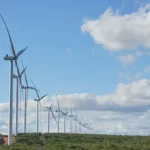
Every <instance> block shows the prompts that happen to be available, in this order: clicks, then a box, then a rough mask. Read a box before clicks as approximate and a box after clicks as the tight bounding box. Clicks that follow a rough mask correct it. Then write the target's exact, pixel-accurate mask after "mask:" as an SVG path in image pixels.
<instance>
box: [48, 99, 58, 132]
mask: <svg viewBox="0 0 150 150" xmlns="http://www.w3.org/2000/svg"><path fill="white" fill-rule="evenodd" d="M53 102H54V99H53V101H52V103H51V105H50V106H47V107H46V108H47V109H48V133H49V132H50V113H51V114H52V116H53V118H54V120H55V122H56V124H58V123H57V120H56V118H55V116H54V113H53V111H52V105H53Z"/></svg>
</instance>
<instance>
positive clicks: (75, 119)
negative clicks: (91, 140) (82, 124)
mask: <svg viewBox="0 0 150 150" xmlns="http://www.w3.org/2000/svg"><path fill="white" fill-rule="evenodd" d="M74 121H75V134H76V133H77V121H78V120H77V115H76V116H75V118H74Z"/></svg>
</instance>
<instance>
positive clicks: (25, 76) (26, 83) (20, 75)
mask: <svg viewBox="0 0 150 150" xmlns="http://www.w3.org/2000/svg"><path fill="white" fill-rule="evenodd" d="M21 64H22V67H23V70H24V69H25V67H24V64H23V61H22V60H21ZM25 70H26V69H25ZM20 76H21V75H20ZM24 77H25V82H26V85H27V87H28V80H27V75H26V71H24Z"/></svg>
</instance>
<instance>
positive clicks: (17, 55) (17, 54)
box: [17, 46, 28, 58]
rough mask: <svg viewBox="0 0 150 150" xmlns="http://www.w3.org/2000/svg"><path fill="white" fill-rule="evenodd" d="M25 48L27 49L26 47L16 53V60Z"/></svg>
mask: <svg viewBox="0 0 150 150" xmlns="http://www.w3.org/2000/svg"><path fill="white" fill-rule="evenodd" d="M27 48H28V46H27V47H25V48H24V49H22V50H21V51H19V52H18V53H17V58H18V57H19V56H20V55H21V54H22V53H23V52H24V51H25V50H26V49H27Z"/></svg>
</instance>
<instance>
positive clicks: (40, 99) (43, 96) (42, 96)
mask: <svg viewBox="0 0 150 150" xmlns="http://www.w3.org/2000/svg"><path fill="white" fill-rule="evenodd" d="M47 95H48V94H46V95H44V96H42V97H41V98H40V100H42V99H43V98H44V97H46V96H47Z"/></svg>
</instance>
